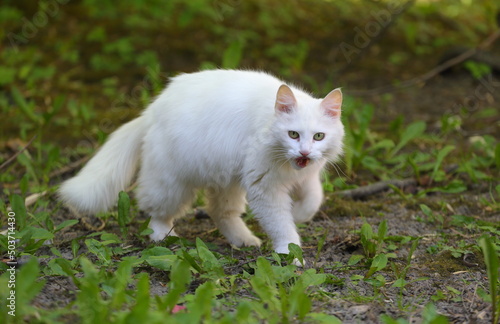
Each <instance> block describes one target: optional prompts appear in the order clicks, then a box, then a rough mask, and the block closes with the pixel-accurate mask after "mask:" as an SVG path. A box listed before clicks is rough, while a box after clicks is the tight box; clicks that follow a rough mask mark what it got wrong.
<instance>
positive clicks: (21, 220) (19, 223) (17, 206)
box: [10, 195, 27, 231]
mask: <svg viewBox="0 0 500 324" xmlns="http://www.w3.org/2000/svg"><path fill="white" fill-rule="evenodd" d="M10 206H11V208H12V211H13V212H14V213H15V214H16V216H15V219H16V230H17V231H21V230H23V229H24V228H25V227H26V216H27V213H26V206H25V205H24V199H23V198H22V197H21V196H19V195H12V196H11V197H10Z"/></svg>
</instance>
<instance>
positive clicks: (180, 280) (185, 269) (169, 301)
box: [162, 259, 191, 311]
mask: <svg viewBox="0 0 500 324" xmlns="http://www.w3.org/2000/svg"><path fill="white" fill-rule="evenodd" d="M190 282H191V269H190V266H189V263H188V262H186V261H185V260H180V259H178V260H177V261H176V262H175V263H174V265H173V266H172V271H171V272H170V282H169V288H170V289H169V291H168V293H167V294H166V295H165V298H164V300H163V301H162V307H163V308H166V309H167V310H169V311H171V310H172V309H173V308H174V306H175V304H177V302H178V300H179V297H180V296H181V295H182V294H183V293H185V292H186V290H187V288H188V285H189V283H190Z"/></svg>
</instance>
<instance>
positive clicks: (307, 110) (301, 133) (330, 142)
mask: <svg viewBox="0 0 500 324" xmlns="http://www.w3.org/2000/svg"><path fill="white" fill-rule="evenodd" d="M341 106H342V92H341V91H340V89H335V90H333V91H331V92H330V93H329V94H328V95H327V96H326V97H325V98H324V99H314V98H312V97H310V96H309V95H306V94H305V93H303V92H300V91H296V93H295V94H294V93H293V91H292V90H291V89H290V88H289V87H288V86H286V85H282V86H281V87H280V88H279V90H278V92H277V95H276V103H275V115H276V123H275V124H274V127H273V133H274V136H276V137H277V139H278V143H279V146H280V149H279V151H280V157H279V158H280V159H282V158H284V159H286V160H287V161H288V162H289V163H290V164H291V166H292V167H293V168H294V169H296V170H301V169H304V168H306V167H308V166H309V165H312V164H315V163H324V162H325V161H330V162H333V161H335V160H336V159H337V158H338V157H339V156H340V155H341V154H342V141H343V138H344V127H343V125H342V122H341V120H340V113H341Z"/></svg>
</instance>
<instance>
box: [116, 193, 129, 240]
mask: <svg viewBox="0 0 500 324" xmlns="http://www.w3.org/2000/svg"><path fill="white" fill-rule="evenodd" d="M129 223H130V197H129V196H128V195H127V193H126V192H124V191H120V193H119V194H118V225H120V230H121V232H122V234H123V235H127V233H128V224H129Z"/></svg>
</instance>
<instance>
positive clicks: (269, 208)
mask: <svg viewBox="0 0 500 324" xmlns="http://www.w3.org/2000/svg"><path fill="white" fill-rule="evenodd" d="M248 203H249V205H250V208H251V209H252V211H253V213H254V214H255V217H256V218H257V220H258V221H259V224H260V225H261V226H262V228H263V229H264V231H265V232H266V233H267V235H269V237H270V238H271V240H272V241H273V247H274V250H275V251H276V252H277V253H284V254H288V253H289V250H288V244H290V243H294V244H297V245H298V246H300V236H299V233H298V232H297V227H296V226H295V222H294V220H293V216H292V212H291V206H292V199H291V198H290V196H289V195H288V193H287V192H269V191H267V192H266V191H261V190H258V189H253V190H252V189H251V190H249V191H248Z"/></svg>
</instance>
